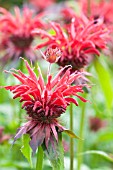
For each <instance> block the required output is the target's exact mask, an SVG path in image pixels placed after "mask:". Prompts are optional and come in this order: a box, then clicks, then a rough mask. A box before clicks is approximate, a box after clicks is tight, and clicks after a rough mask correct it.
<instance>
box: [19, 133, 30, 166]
mask: <svg viewBox="0 0 113 170" xmlns="http://www.w3.org/2000/svg"><path fill="white" fill-rule="evenodd" d="M29 141H30V137H29V135H27V134H26V135H23V146H22V147H21V149H20V150H21V152H22V154H23V155H24V156H25V158H26V159H27V160H28V162H29V163H30V166H31V168H32V157H31V156H32V149H31V148H30V145H29Z"/></svg>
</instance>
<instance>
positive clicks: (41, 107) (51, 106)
mask: <svg viewBox="0 0 113 170" xmlns="http://www.w3.org/2000/svg"><path fill="white" fill-rule="evenodd" d="M25 64H26V68H27V70H28V73H29V75H25V74H24V73H22V72H21V71H20V70H15V69H12V71H9V73H11V74H12V75H13V76H14V77H16V78H17V79H18V80H19V81H20V84H18V85H12V86H5V89H6V90H10V91H11V92H12V93H13V94H15V95H14V97H13V98H14V99H15V98H18V97H20V102H23V105H22V108H23V109H24V110H25V111H26V113H27V115H28V118H27V120H28V121H27V123H25V124H24V125H23V126H22V127H20V128H19V129H18V131H17V134H16V136H15V137H14V141H15V140H16V139H18V138H20V137H21V136H22V135H23V134H26V133H27V134H29V135H30V138H31V140H30V146H31V148H32V150H33V151H34V152H35V151H36V149H37V147H38V146H39V145H42V144H44V145H45V146H46V148H48V144H49V143H52V144H53V142H54V141H57V142H58V133H59V132H62V131H65V130H66V128H65V127H63V126H62V125H61V124H60V123H59V120H58V118H59V117H60V116H61V114H63V113H64V112H65V111H66V108H67V106H69V105H70V103H71V102H72V103H74V104H75V105H76V106H78V102H77V101H76V99H74V98H72V97H71V96H72V95H73V96H75V97H78V98H79V99H80V100H82V101H83V102H86V101H87V100H86V99H84V98H82V97H81V96H80V95H79V94H78V93H83V90H82V87H83V85H72V83H73V81H75V80H76V79H78V78H79V77H80V76H81V74H77V73H75V72H74V73H73V74H70V70H71V67H70V66H66V67H64V68H62V69H61V70H60V71H59V72H58V73H57V75H56V76H55V77H54V78H53V77H52V75H51V74H50V73H48V75H47V83H45V82H44V79H43V76H42V74H41V71H40V68H39V67H38V73H39V76H38V77H37V76H36V75H35V73H34V71H33V69H32V68H31V67H30V66H29V64H28V62H27V61H25ZM66 68H67V69H66ZM64 70H66V71H65V73H64ZM6 72H7V71H6ZM62 73H64V74H62ZM53 146H54V144H53Z"/></svg>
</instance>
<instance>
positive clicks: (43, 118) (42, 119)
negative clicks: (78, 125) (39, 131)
mask: <svg viewBox="0 0 113 170" xmlns="http://www.w3.org/2000/svg"><path fill="white" fill-rule="evenodd" d="M33 107H34V105H33V104H31V105H28V106H26V107H25V108H24V109H25V110H26V111H27V114H28V115H29V117H30V118H32V119H33V120H35V121H37V122H39V123H46V124H50V123H52V122H54V121H55V119H56V118H58V117H60V115H61V114H62V113H64V112H65V110H66V109H65V108H63V107H61V106H55V107H54V108H51V109H49V110H48V112H47V111H46V109H43V108H42V106H39V107H37V108H36V109H35V111H34V110H33Z"/></svg>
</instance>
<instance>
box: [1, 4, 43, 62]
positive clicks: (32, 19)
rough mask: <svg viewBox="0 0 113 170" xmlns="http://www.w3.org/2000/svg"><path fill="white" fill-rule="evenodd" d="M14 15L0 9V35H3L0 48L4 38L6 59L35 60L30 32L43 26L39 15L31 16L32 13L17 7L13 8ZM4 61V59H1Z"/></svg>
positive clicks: (32, 37)
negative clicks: (26, 58)
mask: <svg viewBox="0 0 113 170" xmlns="http://www.w3.org/2000/svg"><path fill="white" fill-rule="evenodd" d="M14 11H15V15H12V14H11V13H10V12H9V11H7V10H6V9H4V8H0V13H1V15H0V34H1V35H2V34H3V36H2V37H3V40H1V46H3V44H2V43H3V42H4V37H5V45H4V48H3V50H5V52H6V55H5V56H4V57H5V58H6V59H13V58H16V59H17V58H18V57H19V56H21V55H22V56H27V57H28V58H29V59H30V60H32V61H34V60H36V56H35V54H34V51H33V49H32V47H31V43H32V41H33V39H34V36H33V35H32V34H31V32H32V31H33V30H34V29H35V28H42V27H44V24H43V23H42V21H41V20H40V17H41V14H40V15H36V16H34V15H33V11H32V10H30V9H28V8H24V9H23V11H22V14H21V11H20V9H19V8H18V7H15V8H14ZM3 60H4V58H3Z"/></svg>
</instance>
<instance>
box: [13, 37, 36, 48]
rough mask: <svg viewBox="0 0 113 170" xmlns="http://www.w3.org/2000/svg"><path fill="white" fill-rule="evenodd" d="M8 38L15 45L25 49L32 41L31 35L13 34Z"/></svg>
mask: <svg viewBox="0 0 113 170" xmlns="http://www.w3.org/2000/svg"><path fill="white" fill-rule="evenodd" d="M10 40H11V41H12V43H13V44H14V45H15V46H16V47H18V48H22V49H25V48H28V47H29V46H30V45H31V43H32V41H33V37H32V36H29V37H24V36H23V37H19V36H16V35H13V36H12V37H10Z"/></svg>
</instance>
